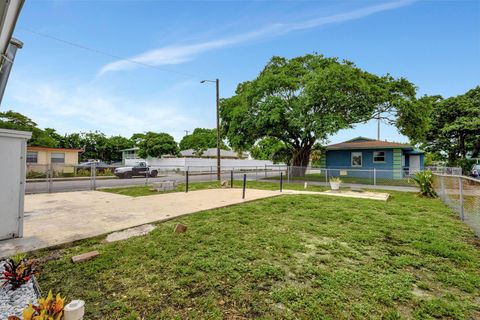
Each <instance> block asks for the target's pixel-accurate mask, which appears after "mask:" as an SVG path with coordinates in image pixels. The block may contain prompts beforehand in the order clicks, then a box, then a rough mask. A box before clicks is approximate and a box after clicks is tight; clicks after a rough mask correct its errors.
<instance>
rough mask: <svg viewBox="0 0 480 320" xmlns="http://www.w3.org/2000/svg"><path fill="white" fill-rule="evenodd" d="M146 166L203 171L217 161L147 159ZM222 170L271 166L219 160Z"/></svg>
mask: <svg viewBox="0 0 480 320" xmlns="http://www.w3.org/2000/svg"><path fill="white" fill-rule="evenodd" d="M139 161H145V160H142V159H125V165H127V166H131V165H135V164H137V163H138V162H139ZM147 164H148V165H150V166H154V167H160V168H164V169H165V170H175V169H177V170H180V171H186V170H189V171H205V170H210V167H213V168H216V166H217V159H215V158H149V159H147ZM220 164H221V166H222V169H224V170H227V169H230V168H231V169H233V168H238V169H240V168H241V169H260V168H264V167H265V166H271V165H273V162H272V161H270V160H241V159H221V162H220Z"/></svg>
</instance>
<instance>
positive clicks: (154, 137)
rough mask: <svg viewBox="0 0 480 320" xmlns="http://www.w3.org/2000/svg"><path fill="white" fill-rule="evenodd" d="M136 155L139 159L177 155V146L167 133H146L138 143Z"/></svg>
mask: <svg viewBox="0 0 480 320" xmlns="http://www.w3.org/2000/svg"><path fill="white" fill-rule="evenodd" d="M138 147H139V150H138V155H139V156H140V157H141V158H147V157H161V156H163V155H174V156H176V155H177V154H178V146H177V143H176V142H175V140H174V139H173V137H172V136H171V135H169V134H168V133H163V132H162V133H156V132H151V131H150V132H147V133H146V134H145V137H144V138H143V139H142V140H141V141H140V142H139V143H138Z"/></svg>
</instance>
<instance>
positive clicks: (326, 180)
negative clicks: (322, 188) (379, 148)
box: [325, 168, 328, 186]
mask: <svg viewBox="0 0 480 320" xmlns="http://www.w3.org/2000/svg"><path fill="white" fill-rule="evenodd" d="M325 183H326V184H327V186H328V169H327V168H325Z"/></svg>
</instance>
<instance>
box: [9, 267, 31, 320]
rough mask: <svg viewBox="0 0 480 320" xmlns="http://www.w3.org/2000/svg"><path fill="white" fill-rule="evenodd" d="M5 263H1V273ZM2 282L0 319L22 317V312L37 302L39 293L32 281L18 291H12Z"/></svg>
mask: <svg viewBox="0 0 480 320" xmlns="http://www.w3.org/2000/svg"><path fill="white" fill-rule="evenodd" d="M4 264H5V262H4V261H0V273H2V272H3V270H4ZM3 284H4V281H3V280H0V319H2V320H3V319H8V316H17V317H20V318H21V317H22V310H23V309H24V308H25V307H26V306H28V304H30V303H36V302H37V299H38V297H37V292H36V290H35V287H34V283H33V280H32V279H31V280H30V281H28V282H27V283H26V284H24V285H23V286H21V287H20V288H18V289H17V290H14V291H13V290H10V288H9V286H8V285H7V286H5V287H4V286H3Z"/></svg>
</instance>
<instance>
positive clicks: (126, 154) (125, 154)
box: [121, 147, 249, 164]
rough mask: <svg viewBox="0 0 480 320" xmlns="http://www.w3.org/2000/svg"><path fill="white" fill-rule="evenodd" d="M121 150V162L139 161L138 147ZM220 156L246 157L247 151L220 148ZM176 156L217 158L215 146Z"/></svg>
mask: <svg viewBox="0 0 480 320" xmlns="http://www.w3.org/2000/svg"><path fill="white" fill-rule="evenodd" d="M121 151H122V163H123V164H127V163H131V160H137V161H140V160H141V158H140V157H139V156H138V147H135V148H129V149H124V150H121ZM220 157H221V158H222V159H242V160H243V159H248V157H249V155H248V153H247V152H242V153H241V154H239V153H238V152H235V151H231V150H223V149H220ZM162 158H177V157H174V156H170V155H165V156H162ZM178 158H199V159H210V158H217V148H209V149H206V150H205V151H203V152H202V154H201V155H198V154H197V153H196V152H195V150H194V149H187V150H182V151H180V152H179V157H178Z"/></svg>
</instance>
